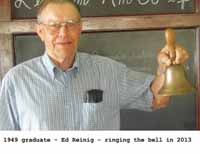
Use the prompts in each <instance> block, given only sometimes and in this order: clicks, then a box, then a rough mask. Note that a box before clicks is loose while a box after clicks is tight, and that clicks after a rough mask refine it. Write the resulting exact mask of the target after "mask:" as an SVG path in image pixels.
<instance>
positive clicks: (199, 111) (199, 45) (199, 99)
mask: <svg viewBox="0 0 200 154" xmlns="http://www.w3.org/2000/svg"><path fill="white" fill-rule="evenodd" d="M196 52H197V55H196V59H195V65H196V71H197V77H196V87H197V91H196V127H197V129H198V130H200V28H197V30H196Z"/></svg>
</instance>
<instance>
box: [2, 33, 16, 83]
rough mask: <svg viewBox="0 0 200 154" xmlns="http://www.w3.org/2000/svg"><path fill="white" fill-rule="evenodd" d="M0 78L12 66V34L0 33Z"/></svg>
mask: <svg viewBox="0 0 200 154" xmlns="http://www.w3.org/2000/svg"><path fill="white" fill-rule="evenodd" d="M0 44H1V46H0V80H2V78H3V76H4V75H5V74H6V72H8V70H9V69H10V68H12V67H13V49H12V35H11V34H0Z"/></svg>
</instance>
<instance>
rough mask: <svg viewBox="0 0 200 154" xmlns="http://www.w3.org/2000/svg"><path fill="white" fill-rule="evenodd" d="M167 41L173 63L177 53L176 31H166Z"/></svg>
mask: <svg viewBox="0 0 200 154" xmlns="http://www.w3.org/2000/svg"><path fill="white" fill-rule="evenodd" d="M165 39H166V44H167V45H166V46H167V48H168V50H169V56H170V59H172V61H174V60H175V58H176V51H175V48H176V34H175V31H174V30H173V29H170V28H168V29H166V31H165Z"/></svg>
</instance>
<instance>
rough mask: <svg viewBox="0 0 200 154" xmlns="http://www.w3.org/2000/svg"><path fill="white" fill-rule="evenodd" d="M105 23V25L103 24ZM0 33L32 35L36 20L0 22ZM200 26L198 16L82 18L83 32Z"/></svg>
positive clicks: (199, 15)
mask: <svg viewBox="0 0 200 154" xmlns="http://www.w3.org/2000/svg"><path fill="white" fill-rule="evenodd" d="M105 23H106V24H105ZM0 24H1V28H0V33H5V34H11V33H33V32H35V30H34V27H35V24H36V20H14V21H12V22H2V23H0ZM198 26H200V14H171V15H144V16H117V17H87V18H83V31H86V32H92V31H123V30H145V29H148V30H150V29H162V28H166V27H171V28H188V27H198Z"/></svg>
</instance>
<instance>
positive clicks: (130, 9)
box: [11, 0, 195, 19]
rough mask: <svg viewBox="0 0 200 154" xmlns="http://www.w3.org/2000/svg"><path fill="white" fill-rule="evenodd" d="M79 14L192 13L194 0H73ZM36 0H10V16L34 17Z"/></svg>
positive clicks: (20, 17)
mask: <svg viewBox="0 0 200 154" xmlns="http://www.w3.org/2000/svg"><path fill="white" fill-rule="evenodd" d="M74 1H75V2H76V3H77V4H78V5H79V6H80V8H81V14H82V16H84V17H88V16H114V15H136V14H164V13H193V12H195V0H74ZM38 2H39V1H38V0H12V1H11V6H12V18H13V19H24V18H26V19H27V18H35V17H36V10H37V7H38V5H39V3H38Z"/></svg>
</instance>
